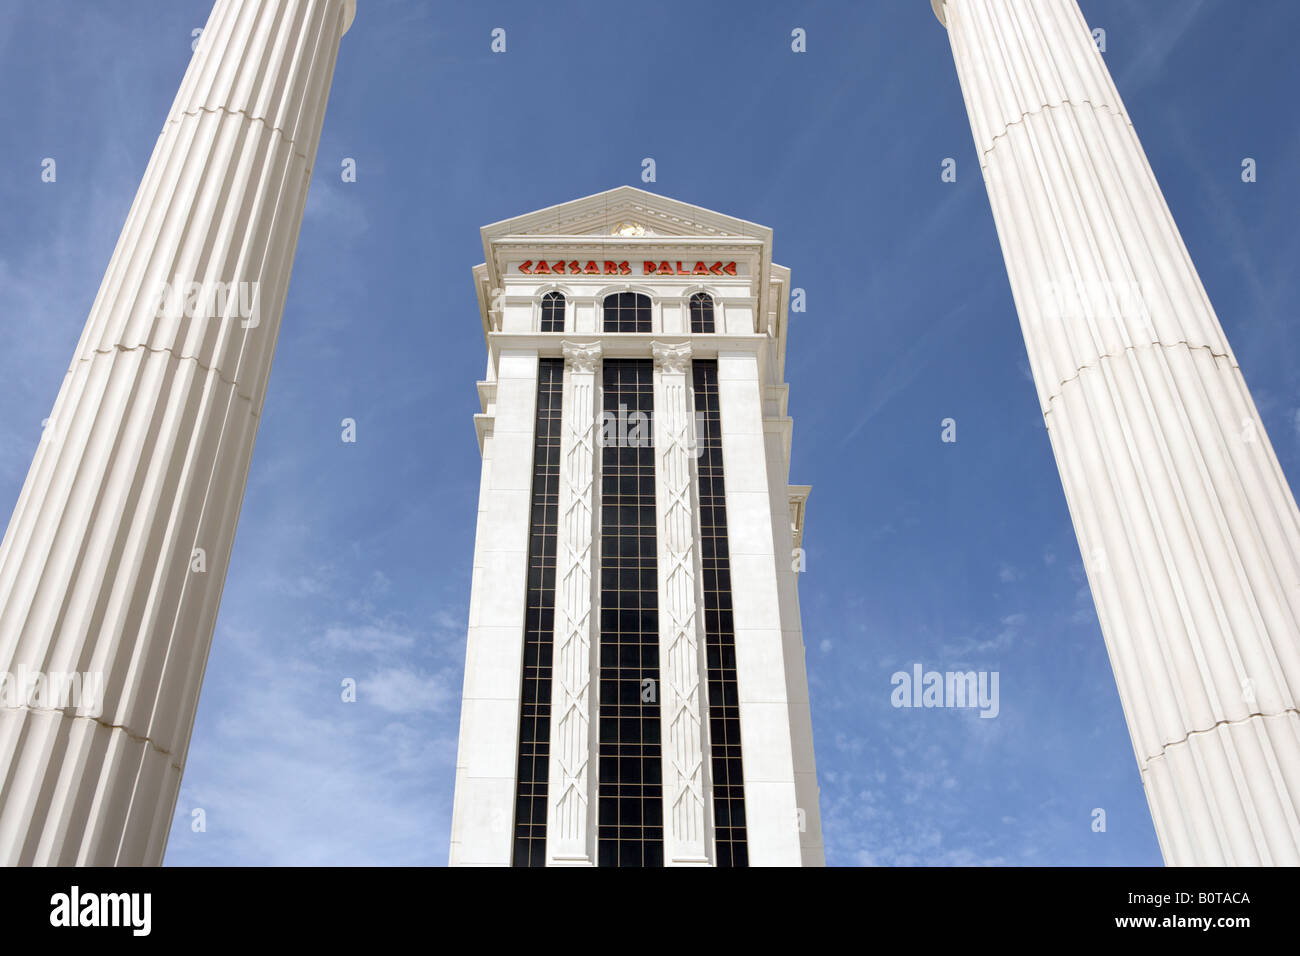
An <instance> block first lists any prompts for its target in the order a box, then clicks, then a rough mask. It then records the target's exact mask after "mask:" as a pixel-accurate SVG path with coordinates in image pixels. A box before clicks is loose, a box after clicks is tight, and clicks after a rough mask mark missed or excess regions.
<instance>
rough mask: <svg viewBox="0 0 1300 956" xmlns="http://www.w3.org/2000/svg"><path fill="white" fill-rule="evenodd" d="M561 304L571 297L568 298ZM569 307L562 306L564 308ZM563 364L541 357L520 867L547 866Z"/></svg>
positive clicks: (518, 808) (518, 827)
mask: <svg viewBox="0 0 1300 956" xmlns="http://www.w3.org/2000/svg"><path fill="white" fill-rule="evenodd" d="M560 301H561V303H563V301H564V299H563V297H561V299H560ZM561 309H563V305H561ZM563 396H564V359H546V358H544V359H541V361H540V364H539V366H538V370H537V426H536V432H535V437H534V439H533V499H532V500H533V507H532V525H531V528H530V529H529V535H528V587H527V592H526V594H527V599H526V609H525V611H524V669H523V673H524V677H523V687H522V690H521V691H520V706H519V773H518V778H517V782H516V789H515V850H514V865H515V866H545V865H546V784H547V774H548V769H547V764H548V761H549V759H550V753H551V652H552V643H553V637H554V632H555V529H556V524H557V517H558V514H557V513H558V511H559V490H560V489H559V485H560V403H561V401H562V400H563Z"/></svg>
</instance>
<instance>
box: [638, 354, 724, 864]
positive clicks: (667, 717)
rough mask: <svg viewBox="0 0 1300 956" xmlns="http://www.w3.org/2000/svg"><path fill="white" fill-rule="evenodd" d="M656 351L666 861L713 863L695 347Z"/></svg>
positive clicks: (660, 634) (660, 650)
mask: <svg viewBox="0 0 1300 956" xmlns="http://www.w3.org/2000/svg"><path fill="white" fill-rule="evenodd" d="M651 348H652V351H653V354H654V363H655V371H654V390H655V396H654V410H655V412H654V443H655V501H656V507H655V511H656V515H657V520H658V529H657V531H658V539H659V554H658V559H659V560H658V564H659V656H660V660H661V662H662V663H661V667H662V682H663V688H662V697H661V701H662V706H661V707H660V719H661V721H662V724H663V731H662V733H663V741H664V818H665V819H664V842H665V847H664V861H665V863H666V864H667V865H669V866H674V865H676V866H684V865H685V866H689V865H708V863H709V856H708V848H709V847H710V846H711V845H712V841H711V840H709V838H708V837H709V834H708V831H707V823H706V820H707V816H708V815H707V798H708V794H707V792H706V787H705V775H704V742H705V738H704V733H705V730H704V719H703V715H702V705H701V698H702V696H703V694H702V691H703V688H702V686H701V683H700V672H701V664H700V649H701V647H702V643H703V642H702V641H701V640H700V628H701V625H702V623H703V622H702V621H701V620H700V619H699V614H698V612H697V609H698V607H699V596H698V591H697V587H696V581H697V575H696V571H695V567H696V562H697V561H698V558H699V556H698V555H697V554H696V548H695V539H696V534H695V529H696V527H697V521H696V514H695V505H694V498H693V489H694V480H693V473H692V469H691V462H692V461H693V460H694V456H695V448H696V447H697V446H696V443H695V440H694V434H693V430H692V413H691V394H690V388H689V386H688V384H687V380H686V377H687V375H688V373H689V372H690V369H691V347H690V345H689V344H685V345H663V344H661V343H659V342H655V343H653V344H652V346H651Z"/></svg>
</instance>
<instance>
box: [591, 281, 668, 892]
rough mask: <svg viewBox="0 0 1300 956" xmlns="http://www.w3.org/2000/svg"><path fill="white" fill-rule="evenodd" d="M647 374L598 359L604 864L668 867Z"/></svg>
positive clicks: (644, 367) (636, 365)
mask: <svg viewBox="0 0 1300 956" xmlns="http://www.w3.org/2000/svg"><path fill="white" fill-rule="evenodd" d="M606 301H607V302H608V300H606ZM606 314H607V315H608V313H606ZM653 376H654V373H653V368H652V365H651V363H650V362H649V361H616V360H609V359H607V360H605V362H604V367H603V381H604V400H603V403H602V407H603V408H604V411H605V421H606V422H608V423H609V424H607V425H606V426H605V428H604V429H603V431H604V432H605V434H606V438H605V440H604V441H603V443H602V448H601V458H600V461H601V495H600V698H599V699H600V717H599V734H600V743H599V749H598V754H599V757H600V761H599V763H600V769H599V774H600V784H599V789H598V797H599V799H598V801H597V813H598V819H597V831H596V833H597V863H598V865H600V866H663V863H664V826H663V792H664V788H663V769H662V767H661V760H662V757H663V749H662V747H661V745H660V735H659V693H660V689H659V590H658V583H659V582H658V551H657V544H656V534H655V459H654V448H653V444H652V439H651V427H652V424H651V413H652V411H653V408H654V377H653ZM615 426H617V427H615Z"/></svg>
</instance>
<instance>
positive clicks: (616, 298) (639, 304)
mask: <svg viewBox="0 0 1300 956" xmlns="http://www.w3.org/2000/svg"><path fill="white" fill-rule="evenodd" d="M605 331H606V332H650V331H653V330H652V329H651V328H650V296H648V295H642V294H640V293H639V292H615V293H614V294H612V295H607V296H605Z"/></svg>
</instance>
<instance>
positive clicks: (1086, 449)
mask: <svg viewBox="0 0 1300 956" xmlns="http://www.w3.org/2000/svg"><path fill="white" fill-rule="evenodd" d="M939 12H940V13H941V16H942V17H943V18H944V19H945V21H946V23H947V26H948V30H949V36H950V40H951V43H952V49H953V56H954V59H955V61H956V64H957V72H958V76H959V77H960V80H961V85H962V90H963V93H964V95H965V99H966V106H967V110H968V112H969V114H970V119H971V127H972V129H973V131H974V136H975V145H976V148H977V150H978V151H979V155H980V163H981V166H982V168H983V170H984V178H985V183H986V185H987V187H988V193H989V200H990V203H991V205H992V208H993V215H994V219H995V220H996V223H997V227H998V235H999V237H1000V239H1001V243H1002V249H1003V253H1004V255H1005V258H1006V263H1007V273H1008V275H1009V277H1010V280H1011V288H1012V291H1013V293H1014V295H1015V301H1016V307H1017V310H1018V312H1019V314H1020V323H1021V329H1022V331H1023V333H1024V337H1025V344H1026V348H1027V350H1028V353H1029V361H1030V365H1031V367H1032V369H1033V373H1034V380H1035V383H1036V385H1037V388H1038V395H1039V400H1040V403H1041V405H1042V410H1043V416H1044V419H1045V421H1046V423H1047V428H1048V433H1049V435H1050V437H1051V442H1052V448H1053V451H1054V453H1055V455H1056V460H1057V464H1058V466H1059V469H1060V474H1061V483H1062V485H1063V487H1064V490H1065V496H1066V500H1067V502H1068V504H1069V508H1070V514H1071V517H1072V519H1073V521H1074V526H1075V531H1076V533H1077V535H1078V538H1079V547H1080V550H1081V552H1082V554H1083V557H1084V561H1085V565H1086V567H1087V572H1088V580H1089V583H1090V585H1091V587H1092V593H1093V599H1094V601H1095V602H1096V605H1097V614H1098V618H1099V619H1100V622H1101V627H1102V632H1103V634H1104V636H1105V640H1106V645H1107V649H1108V650H1109V652H1110V658H1111V663H1112V665H1113V667H1114V670H1115V679H1116V683H1117V684H1118V687H1119V692H1120V698H1121V700H1122V702H1123V706H1124V713H1125V716H1126V718H1127V720H1128V725H1129V731H1130V734H1131V736H1132V740H1133V746H1134V750H1135V751H1136V754H1137V759H1138V764H1139V767H1140V770H1141V774H1142V780H1143V783H1144V785H1145V787H1146V791H1147V798H1148V801H1149V802H1150V805H1151V811H1152V815H1153V817H1154V820H1155V826H1156V833H1157V835H1158V837H1159V840H1160V845H1161V849H1162V851H1163V853H1164V856H1165V860H1166V861H1167V862H1168V863H1170V864H1178V865H1182V864H1192V865H1223V864H1228V865H1241V864H1291V865H1295V864H1298V863H1300V816H1298V814H1297V807H1298V806H1300V716H1298V715H1297V703H1296V702H1297V698H1298V697H1300V643H1298V642H1297V640H1296V635H1297V634H1300V512H1297V509H1296V504H1295V499H1294V498H1293V497H1292V495H1291V492H1290V489H1289V488H1288V486H1287V483H1286V479H1285V477H1284V476H1283V474H1282V470H1281V468H1280V466H1279V464H1278V461H1277V457H1276V455H1275V454H1274V452H1273V448H1272V446H1271V444H1270V443H1269V440H1268V436H1267V435H1266V434H1265V432H1264V427H1263V424H1262V422H1261V421H1260V418H1259V414H1258V412H1257V411H1256V409H1255V406H1254V404H1253V403H1252V401H1251V398H1250V394H1249V392H1248V391H1247V389H1246V384H1245V381H1244V379H1243V377H1242V374H1241V370H1240V369H1239V368H1238V366H1237V362H1236V359H1235V357H1234V356H1233V354H1232V351H1231V350H1230V348H1229V347H1228V343H1227V341H1226V339H1225V337H1224V334H1223V329H1222V328H1221V327H1220V325H1219V321H1218V318H1217V317H1216V315H1215V313H1214V310H1213V308H1212V307H1211V305H1210V302H1209V299H1208V298H1207V296H1206V294H1205V290H1204V288H1203V287H1202V285H1201V282H1200V279H1199V277H1198V276H1197V274H1196V270H1195V267H1194V266H1193V264H1192V261H1191V258H1190V257H1189V255H1188V253H1187V249H1186V247H1185V246H1184V244H1183V241H1182V238H1181V236H1180V235H1179V233H1178V229H1177V227H1176V225H1175V224H1174V221H1173V218H1172V216H1171V215H1170V213H1169V209H1168V207H1167V205H1166V204H1165V201H1164V197H1163V195H1162V194H1161V192H1160V188H1159V186H1158V184H1157V183H1156V180H1155V177H1154V175H1153V174H1152V171H1151V168H1150V166H1149V164H1148V163H1147V159H1146V156H1145V154H1144V153H1143V151H1142V147H1141V144H1140V143H1139V141H1138V138H1137V134H1136V132H1135V131H1134V129H1133V126H1132V123H1131V122H1130V120H1129V117H1128V114H1127V113H1126V112H1125V109H1124V106H1123V103H1122V102H1121V101H1120V98H1119V94H1118V92H1117V91H1116V89H1115V86H1114V84H1113V83H1112V81H1111V78H1110V75H1109V73H1108V72H1107V70H1106V67H1105V64H1104V62H1103V60H1102V57H1101V55H1100V54H1099V53H1098V51H1097V49H1096V47H1095V45H1094V43H1093V40H1092V37H1091V34H1090V32H1089V30H1088V27H1087V25H1086V24H1085V22H1084V20H1083V16H1082V14H1081V13H1080V11H1079V8H1078V5H1077V3H1076V2H1075V0H947V2H946V5H944V6H942V7H941V9H940V11H939Z"/></svg>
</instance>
